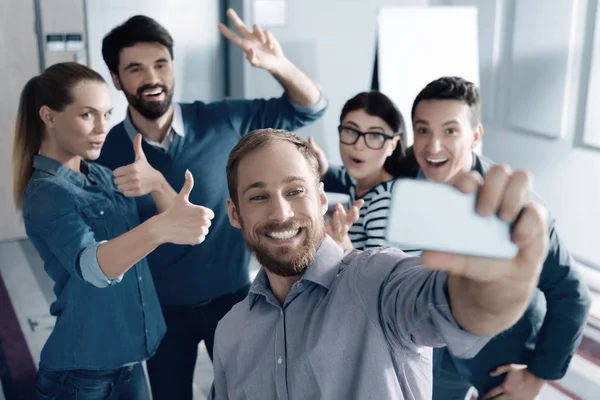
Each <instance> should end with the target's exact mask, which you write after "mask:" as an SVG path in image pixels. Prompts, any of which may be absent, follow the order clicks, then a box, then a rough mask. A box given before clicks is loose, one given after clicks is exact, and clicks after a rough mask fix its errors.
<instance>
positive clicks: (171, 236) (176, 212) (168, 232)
mask: <svg viewBox="0 0 600 400" xmlns="http://www.w3.org/2000/svg"><path fill="white" fill-rule="evenodd" d="M193 188H194V178H193V177H192V173H191V172H190V171H186V172H185V183H184V184H183V187H182V188H181V191H180V192H179V194H178V195H177V197H175V199H174V200H173V202H172V203H171V206H170V207H169V208H168V209H167V210H166V211H165V212H163V213H161V214H159V215H157V216H156V217H154V218H157V219H158V220H159V223H160V229H161V234H162V235H164V236H163V238H164V241H165V242H169V243H175V244H200V243H202V242H203V241H204V239H206V235H207V234H208V228H209V227H210V225H211V220H212V219H213V218H214V217H215V214H214V213H213V212H212V210H211V209H210V208H206V207H202V206H197V205H195V204H192V203H190V200H189V196H190V193H191V191H192V189H193Z"/></svg>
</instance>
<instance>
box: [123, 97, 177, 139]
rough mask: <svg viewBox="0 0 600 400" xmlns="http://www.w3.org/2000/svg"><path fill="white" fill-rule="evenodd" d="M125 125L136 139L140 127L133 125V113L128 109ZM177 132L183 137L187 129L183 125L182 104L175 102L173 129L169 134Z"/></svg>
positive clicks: (131, 136)
mask: <svg viewBox="0 0 600 400" xmlns="http://www.w3.org/2000/svg"><path fill="white" fill-rule="evenodd" d="M123 126H124V127H125V131H126V132H127V135H128V136H129V138H130V139H131V141H133V139H135V135H137V134H138V132H139V131H138V129H137V128H136V127H135V125H133V121H132V120H131V115H130V113H129V110H127V115H126V117H125V121H123ZM171 132H175V134H177V135H179V136H181V137H183V136H184V135H185V130H184V126H183V115H182V113H181V104H179V103H173V121H172V122H171V129H170V130H169V133H168V134H167V136H168V135H169V134H170V133H171Z"/></svg>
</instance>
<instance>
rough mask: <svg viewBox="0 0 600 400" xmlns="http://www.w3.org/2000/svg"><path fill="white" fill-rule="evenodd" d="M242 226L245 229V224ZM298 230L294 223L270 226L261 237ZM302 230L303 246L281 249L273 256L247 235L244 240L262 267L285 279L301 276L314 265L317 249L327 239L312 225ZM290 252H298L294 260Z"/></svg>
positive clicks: (321, 231) (261, 233)
mask: <svg viewBox="0 0 600 400" xmlns="http://www.w3.org/2000/svg"><path fill="white" fill-rule="evenodd" d="M240 222H241V221H240ZM241 225H242V229H243V224H241ZM296 228H297V224H296V223H294V222H293V221H290V222H289V223H285V224H269V225H266V226H265V227H263V228H262V229H261V231H260V233H259V235H260V236H263V235H264V232H270V231H278V230H293V229H296ZM301 229H302V230H303V231H304V233H305V238H304V241H303V243H302V245H301V246H300V247H299V248H297V249H292V248H286V247H281V248H279V249H277V254H272V253H271V252H270V251H269V250H267V249H265V248H263V247H262V246H261V245H260V243H259V242H258V241H257V242H252V241H250V240H248V238H247V237H246V235H244V240H245V242H246V246H248V249H250V251H251V252H252V253H254V255H255V256H256V259H257V261H258V262H259V263H260V265H262V266H263V267H264V268H266V269H267V270H268V271H270V272H272V273H273V274H275V275H279V276H283V277H290V276H299V275H302V274H303V273H304V271H306V269H307V268H308V266H309V265H310V264H312V263H313V261H314V260H315V257H316V255H317V249H318V248H319V246H320V245H321V243H322V242H323V239H324V238H325V230H324V229H318V228H317V229H315V228H314V227H313V226H312V225H311V224H310V223H309V224H308V225H306V224H304V226H303V227H302V228H301ZM300 234H302V232H300ZM290 251H294V252H296V254H295V255H294V257H292V258H290V257H289V253H290Z"/></svg>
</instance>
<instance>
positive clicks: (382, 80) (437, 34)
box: [378, 6, 479, 146]
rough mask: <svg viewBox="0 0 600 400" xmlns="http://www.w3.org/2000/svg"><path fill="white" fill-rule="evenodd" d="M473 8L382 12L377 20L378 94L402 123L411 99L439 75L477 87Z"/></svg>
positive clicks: (385, 9)
mask: <svg viewBox="0 0 600 400" xmlns="http://www.w3.org/2000/svg"><path fill="white" fill-rule="evenodd" d="M477 43H478V39H477V8H475V7H456V6H453V7H444V6H440V7H382V8H381V9H380V10H379V15H378V74H379V90H380V91H381V92H383V93H384V94H386V95H387V96H388V97H390V98H391V99H392V101H394V103H396V105H397V106H398V108H399V109H400V112H402V115H403V116H404V118H405V120H406V121H407V127H406V130H407V132H406V140H407V143H408V145H409V146H410V145H412V143H413V133H412V123H410V121H411V116H410V111H411V108H412V103H413V100H414V99H415V97H416V96H417V94H418V93H419V92H420V91H421V89H423V88H424V87H425V86H426V85H427V84H428V83H429V82H431V81H433V80H435V79H437V78H439V77H441V76H460V77H462V78H465V79H467V80H469V81H471V82H473V83H475V84H476V85H477V86H479V62H478V58H479V57H478V49H477Z"/></svg>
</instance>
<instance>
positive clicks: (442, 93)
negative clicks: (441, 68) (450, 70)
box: [411, 76, 481, 126]
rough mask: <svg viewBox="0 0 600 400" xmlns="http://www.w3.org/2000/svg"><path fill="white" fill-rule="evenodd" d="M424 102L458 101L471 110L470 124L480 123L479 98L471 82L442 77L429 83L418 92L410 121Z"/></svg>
mask: <svg viewBox="0 0 600 400" xmlns="http://www.w3.org/2000/svg"><path fill="white" fill-rule="evenodd" d="M426 100H459V101H462V102H463V103H465V104H466V105H467V106H469V109H470V110H471V124H472V125H473V126H477V125H479V123H480V122H481V98H480V95H479V89H477V86H475V84H474V83H473V82H469V81H467V80H466V79H463V78H460V77H457V76H444V77H441V78H439V79H436V80H435V81H433V82H430V83H429V84H427V86H425V87H424V88H423V90H421V92H419V94H418V95H417V97H416V98H415V101H414V102H413V105H412V111H411V119H412V120H413V121H414V119H415V111H416V109H417V106H418V105H419V103H420V102H422V101H426Z"/></svg>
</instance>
